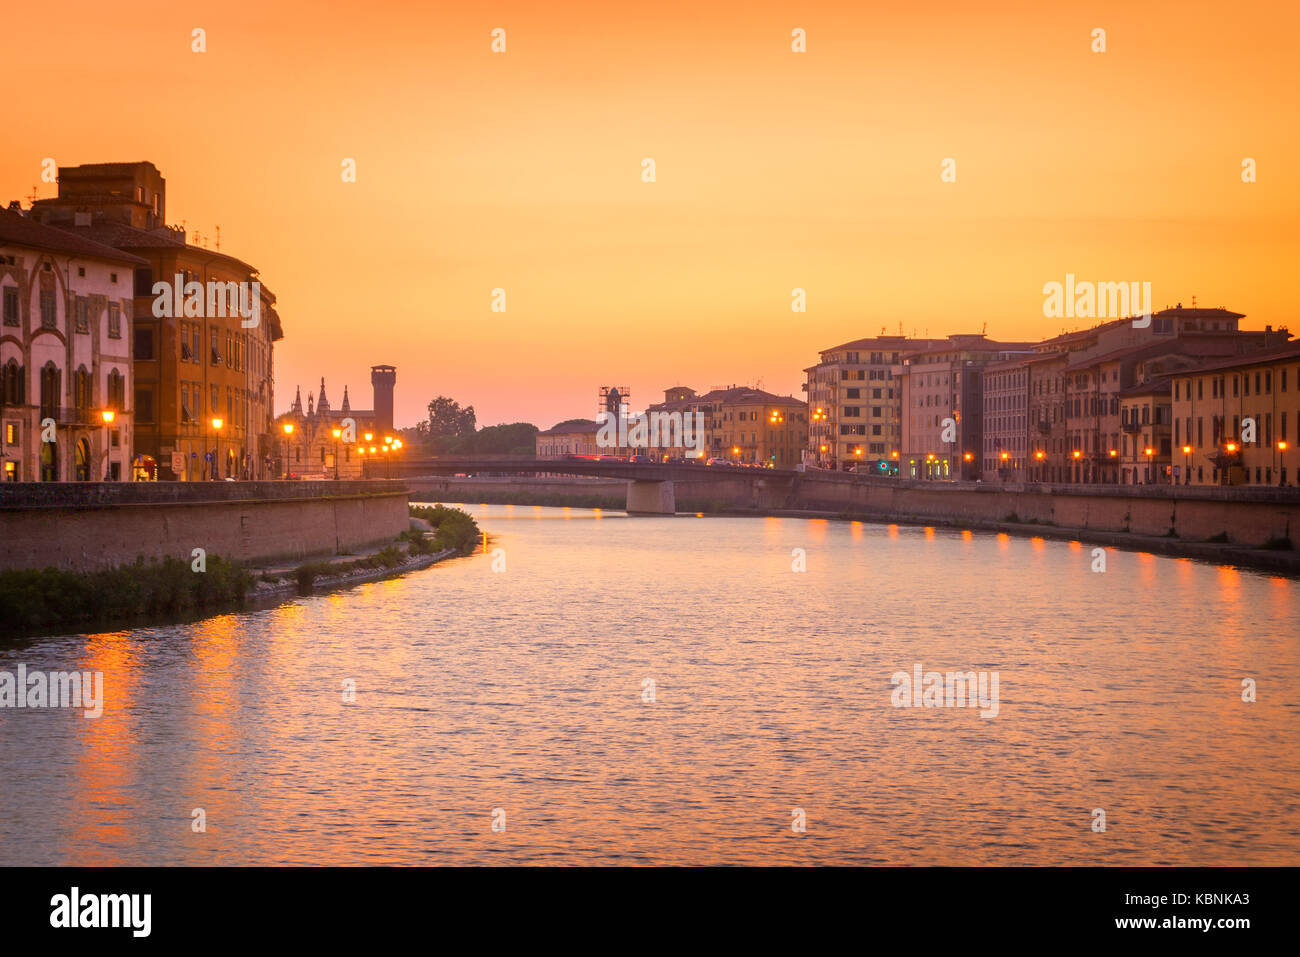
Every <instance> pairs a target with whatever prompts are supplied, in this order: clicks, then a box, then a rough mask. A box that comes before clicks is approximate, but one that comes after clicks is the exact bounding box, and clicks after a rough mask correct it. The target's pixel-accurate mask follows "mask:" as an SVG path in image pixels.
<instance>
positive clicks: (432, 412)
mask: <svg viewBox="0 0 1300 957" xmlns="http://www.w3.org/2000/svg"><path fill="white" fill-rule="evenodd" d="M405 438H406V439H407V441H408V444H409V445H410V446H411V447H412V448H422V449H423V450H424V453H425V454H426V455H427V454H433V455H467V454H489V455H532V454H533V453H534V452H535V451H536V449H537V441H536V439H537V426H535V425H533V424H532V423H530V422H511V423H509V424H503V425H489V426H487V427H485V428H482V429H480V428H478V422H477V418H476V417H475V415H474V407H473V406H472V405H467V406H464V407H463V408H462V407H461V405H460V403H459V402H457V401H456V400H455V399H451V398H449V397H447V396H445V395H440V396H438V397H437V398H436V399H434V400H433V401H432V402H430V403H429V418H428V419H427V420H426V421H424V422H420V423H419V424H417V425H416V427H415V428H414V429H411V430H406V435H405Z"/></svg>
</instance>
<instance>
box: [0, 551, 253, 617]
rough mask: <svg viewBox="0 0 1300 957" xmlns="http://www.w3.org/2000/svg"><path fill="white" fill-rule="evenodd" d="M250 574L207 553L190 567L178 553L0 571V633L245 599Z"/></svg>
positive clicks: (170, 612)
mask: <svg viewBox="0 0 1300 957" xmlns="http://www.w3.org/2000/svg"><path fill="white" fill-rule="evenodd" d="M252 584H253V576H252V575H251V574H250V573H249V572H248V571H247V570H246V569H245V568H244V567H243V566H242V565H240V564H239V563H237V562H230V561H226V560H225V559H224V558H221V557H220V556H217V555H209V556H207V570H206V571H204V572H196V571H193V570H192V569H191V567H190V563H189V562H185V561H181V560H180V559H178V558H165V559H163V560H162V561H156V560H154V561H149V562H145V560H144V559H143V558H138V559H136V561H135V564H133V565H121V566H119V567H117V568H110V569H105V570H103V571H95V572H72V571H63V570H61V569H58V568H27V569H14V570H10V571H4V572H0V608H4V609H5V614H4V615H3V616H0V634H5V635H15V634H25V633H29V632H32V631H37V630H50V629H53V628H66V627H79V626H83V625H98V624H107V623H111V622H118V621H124V620H131V619H139V618H146V617H162V616H172V615H183V614H186V613H189V612H193V611H198V610H201V609H213V608H221V607H226V606H231V605H238V604H240V603H242V602H243V600H244V594H245V592H247V590H248V589H249V588H250V587H251V586H252Z"/></svg>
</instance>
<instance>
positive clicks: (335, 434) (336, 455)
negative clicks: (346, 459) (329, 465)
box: [334, 429, 343, 482]
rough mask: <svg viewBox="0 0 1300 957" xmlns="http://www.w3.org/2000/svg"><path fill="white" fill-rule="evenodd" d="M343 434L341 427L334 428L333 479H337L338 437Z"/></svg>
mask: <svg viewBox="0 0 1300 957" xmlns="http://www.w3.org/2000/svg"><path fill="white" fill-rule="evenodd" d="M342 434H343V430H342V429H335V430H334V481H336V482H337V481H338V480H339V437H340V436H341V435H342Z"/></svg>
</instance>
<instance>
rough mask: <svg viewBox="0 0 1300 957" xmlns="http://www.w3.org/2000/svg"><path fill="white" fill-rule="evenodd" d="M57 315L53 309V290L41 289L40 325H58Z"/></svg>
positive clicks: (52, 326)
mask: <svg viewBox="0 0 1300 957" xmlns="http://www.w3.org/2000/svg"><path fill="white" fill-rule="evenodd" d="M58 324H59V323H58V317H57V314H56V311H55V304H54V290H53V289H42V290H41V326H42V327H43V328H45V329H54V328H55V327H57V326H58Z"/></svg>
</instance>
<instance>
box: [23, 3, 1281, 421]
mask: <svg viewBox="0 0 1300 957" xmlns="http://www.w3.org/2000/svg"><path fill="white" fill-rule="evenodd" d="M271 6H274V7H275V9H274V10H271V9H269V8H270V7H271ZM433 6H434V5H425V4H416V3H392V2H384V0H374V2H371V3H352V2H347V3H344V2H336V0H330V2H320V0H313V2H310V3H308V2H300V3H292V4H279V3H277V4H274V5H271V4H267V3H264V2H260V0H253V2H244V0H231V2H224V3H222V4H219V5H212V6H211V8H210V9H204V7H203V6H202V5H198V6H197V7H196V9H195V10H184V9H181V8H180V6H179V5H176V4H174V3H171V2H153V3H114V4H102V3H90V2H79V3H58V2H54V3H51V4H47V5H45V6H44V7H41V8H40V9H39V10H38V9H37V8H34V7H33V8H27V9H26V10H24V11H23V12H19V13H8V14H7V15H8V17H9V22H10V24H11V25H12V26H14V27H16V28H17V30H16V32H17V34H18V35H20V36H21V37H22V38H23V39H22V41H21V42H19V43H16V44H10V45H7V46H6V47H5V49H4V53H3V56H4V58H5V62H4V65H5V67H6V70H5V72H6V75H8V76H10V78H11V80H13V82H11V84H10V86H11V87H12V90H11V92H12V93H14V96H13V97H11V109H10V110H8V111H6V119H5V122H4V123H3V124H0V200H3V201H7V200H9V199H11V198H12V199H17V198H19V197H22V198H23V199H24V204H25V203H26V197H27V196H28V195H29V194H30V193H31V192H32V186H33V184H37V183H38V182H39V173H40V162H41V160H42V158H44V157H47V156H50V157H54V158H55V159H56V161H57V162H58V163H59V164H60V165H75V164H78V163H86V162H107V161H129V160H142V159H148V160H151V161H153V162H154V163H155V164H156V165H157V166H158V168H159V169H160V170H161V171H162V174H163V175H164V176H165V177H166V179H167V186H168V189H167V203H168V219H169V220H171V221H172V222H175V223H179V222H180V221H181V220H185V222H186V223H187V225H188V227H189V228H190V229H191V230H194V229H197V230H199V231H201V232H202V233H203V234H204V236H205V237H207V236H210V235H211V234H212V233H213V227H214V226H215V225H217V224H219V225H220V226H221V230H222V249H223V251H225V252H229V253H232V254H234V255H236V256H239V257H240V258H243V259H245V260H247V261H249V262H252V263H254V264H256V265H257V266H258V267H259V268H260V269H261V270H262V278H263V280H264V281H265V282H266V284H267V285H268V286H269V287H270V288H271V289H272V290H273V291H274V292H275V293H276V295H277V296H278V297H279V311H280V314H281V316H282V319H283V322H284V328H285V339H284V340H283V342H282V343H281V344H280V346H279V348H278V349H277V353H276V365H277V370H276V389H277V406H278V407H283V406H284V405H285V404H287V402H288V401H289V400H290V399H291V398H292V396H293V391H294V386H295V385H297V384H301V385H302V386H303V387H304V389H306V388H312V389H313V390H314V389H315V388H318V387H319V381H320V377H321V376H322V375H324V376H325V377H326V378H327V380H328V385H329V387H330V396H331V399H332V400H333V401H334V402H335V403H336V404H337V402H338V399H339V397H340V396H341V393H342V386H343V384H344V383H345V382H346V383H347V384H348V385H350V386H351V388H352V392H353V398H354V400H355V404H357V405H364V406H368V405H369V404H370V401H369V400H370V389H369V382H368V378H369V373H368V369H369V366H370V365H372V364H374V363H381V362H384V363H392V364H394V365H396V366H397V368H398V383H397V418H398V421H399V424H409V423H412V422H413V421H414V420H416V419H417V418H419V417H422V414H423V406H424V405H425V404H426V403H427V402H428V400H429V399H430V398H431V397H433V396H434V395H437V394H439V393H443V394H448V395H451V396H453V397H454V398H456V399H457V400H459V401H460V402H462V403H471V404H473V405H474V406H475V407H476V409H477V410H478V412H479V421H480V423H481V424H491V423H495V422H499V421H514V420H518V419H524V420H528V421H533V422H536V423H537V424H539V425H541V426H542V427H543V428H545V427H549V426H550V425H552V424H554V422H555V421H557V420H558V419H561V418H565V417H569V416H572V415H584V416H591V415H592V414H594V412H595V408H596V391H597V387H598V386H599V385H601V384H613V385H625V384H626V385H628V386H630V387H631V389H632V394H633V402H634V405H636V406H643V405H644V404H646V402H648V401H651V400H652V399H655V398H659V397H660V395H659V390H661V389H663V388H664V387H666V386H669V385H673V384H675V383H678V382H681V383H685V384H688V385H692V386H695V387H696V388H708V387H710V386H714V385H724V384H731V383H749V384H754V383H758V382H761V384H762V385H763V387H765V388H767V389H770V390H772V391H778V392H792V393H794V394H796V395H799V394H801V393H800V392H799V385H800V383H801V382H802V381H803V377H802V373H801V371H800V370H801V369H802V368H803V367H804V366H806V365H810V364H812V363H813V362H814V361H815V360H816V356H817V350H818V349H819V348H826V347H828V346H831V345H834V344H836V343H838V342H841V341H844V340H846V339H851V338H856V337H859V336H865V335H874V334H878V333H879V332H880V331H881V329H882V327H883V328H885V329H887V330H888V331H889V332H891V333H893V332H897V331H898V328H899V324H900V323H902V326H903V328H904V329H905V330H906V331H907V332H908V333H911V332H913V331H914V330H915V332H916V333H917V334H919V335H924V334H926V333H928V334H929V335H931V336H934V335H941V334H947V333H951V332H958V331H979V329H980V328H981V326H982V325H983V324H984V323H985V322H987V323H988V332H989V335H990V336H994V337H998V338H1004V339H1015V338H1031V339H1033V338H1041V337H1043V336H1046V335H1050V334H1055V333H1056V332H1058V331H1059V330H1060V328H1061V325H1062V323H1061V321H1059V320H1056V321H1053V320H1048V319H1045V318H1043V315H1042V303H1043V295H1042V291H1041V290H1042V286H1043V283H1045V282H1048V281H1050V280H1057V281H1061V280H1063V279H1064V276H1065V273H1067V272H1073V273H1074V274H1076V276H1078V277H1079V278H1081V279H1094V280H1107V281H1121V280H1142V281H1150V282H1151V283H1152V287H1153V295H1154V301H1155V305H1156V306H1157V307H1160V306H1163V305H1166V304H1173V302H1174V301H1176V300H1182V301H1183V302H1184V303H1190V300H1191V297H1192V296H1193V295H1195V296H1196V297H1197V302H1198V304H1203V305H1223V306H1227V307H1229V308H1233V309H1236V310H1237V311H1239V312H1244V313H1246V314H1247V315H1248V316H1249V319H1248V320H1247V323H1246V325H1248V326H1252V327H1262V326H1263V324H1265V323H1272V324H1275V325H1277V324H1289V325H1290V326H1291V327H1292V328H1294V329H1296V330H1297V331H1298V332H1300V323H1298V322H1297V321H1296V314H1295V313H1296V309H1295V302H1296V296H1295V294H1294V291H1293V290H1292V289H1291V288H1289V287H1290V286H1291V285H1293V284H1292V283H1289V282H1288V281H1289V280H1290V279H1291V277H1292V275H1293V274H1294V272H1295V265H1294V264H1295V263H1296V261H1297V252H1298V249H1297V247H1298V246H1300V239H1298V238H1297V230H1296V225H1297V223H1298V222H1300V215H1298V214H1300V186H1297V174H1298V172H1300V164H1298V162H1297V161H1298V160H1300V149H1298V142H1297V141H1298V140H1300V129H1298V127H1297V123H1296V117H1297V112H1298V111H1297V106H1296V99H1297V95H1298V94H1300V67H1298V66H1297V63H1298V62H1300V58H1298V57H1296V56H1294V49H1293V47H1294V38H1295V36H1296V35H1297V31H1298V30H1300V13H1297V5H1296V4H1294V3H1291V2H1282V0H1274V2H1250V0H1246V2H1234V3H1230V4H1229V3H1216V4H1208V3H1203V2H1200V3H1198V2H1187V0H1183V2H1168V3H1166V2H1134V0H1128V2H1116V3H1106V2H1094V3H1070V2H1024V3H1010V2H1001V3H999V2H988V3H979V4H975V3H968V2H931V3H926V2H916V0H913V2H908V3H888V4H886V3H864V2H860V0H859V2H840V3H830V2H811V3H810V2H788V3H765V2H745V3H728V4H721V3H718V4H704V3H700V2H692V3H673V2H655V3H652V4H613V3H594V2H589V3H563V2H544V3H542V2H532V3H498V4H483V5H478V4H474V5H467V6H471V7H472V9H470V10H460V9H456V5H437V6H439V7H445V9H430V8H431V7H433ZM705 6H708V7H709V8H710V12H703V11H702V10H701V8H702V7H705ZM194 27H203V28H204V29H205V30H206V31H207V44H208V52H207V53H204V54H195V53H192V52H191V51H190V31H191V29H192V28H194ZM493 27H504V28H505V29H506V31H507V52H506V53H505V54H493V53H492V52H491V51H490V48H489V45H490V42H491V38H490V35H489V34H490V31H491V30H492V28H493ZM795 27H801V28H803V29H804V30H806V31H807V37H808V40H807V44H808V52H807V53H805V54H794V53H792V52H791V51H790V31H791V30H792V29H793V28H795ZM1094 27H1103V28H1105V29H1106V31H1107V47H1108V49H1107V52H1105V53H1103V54H1094V53H1092V52H1091V50H1090V43H1091V38H1090V32H1091V30H1092V29H1093V28H1094ZM56 42H57V47H56V46H55V45H54V44H55V43H56ZM15 78H23V79H22V80H21V81H20V80H18V79H15ZM344 157H355V158H356V160H357V164H358V166H357V168H358V181H357V182H356V183H355V184H346V183H343V182H342V181H341V179H340V175H339V172H340V162H341V160H342V159H343V158H344ZM643 157H652V158H654V159H655V161H656V163H657V174H658V181H657V182H655V183H653V184H647V183H643V182H642V181H641V160H642V158H643ZM945 157H952V158H954V159H955V160H956V163H957V182H955V183H943V182H941V181H940V176H939V172H940V163H941V161H942V160H943V159H944V158H945ZM1243 157H1253V158H1255V159H1256V160H1257V162H1258V171H1259V172H1258V177H1259V181H1258V182H1257V183H1254V184H1244V183H1242V182H1241V175H1240V173H1241V161H1242V158H1243ZM54 191H55V187H54V185H53V184H41V185H39V186H38V190H37V192H38V194H39V195H41V196H49V195H53V194H54ZM1288 267H1289V268H1288ZM796 286H800V287H803V288H805V289H806V290H807V293H808V312H807V313H806V314H802V315H801V314H795V313H792V312H791V310H790V290H791V289H792V288H793V287H796ZM495 287H502V288H504V289H505V290H506V293H507V305H508V309H507V312H505V313H504V314H503V313H493V312H491V311H490V308H489V307H490V302H491V298H490V297H491V291H492V289H493V288H495Z"/></svg>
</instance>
